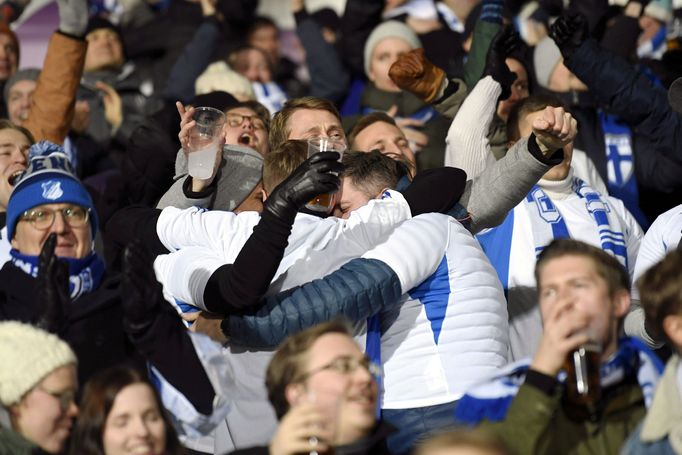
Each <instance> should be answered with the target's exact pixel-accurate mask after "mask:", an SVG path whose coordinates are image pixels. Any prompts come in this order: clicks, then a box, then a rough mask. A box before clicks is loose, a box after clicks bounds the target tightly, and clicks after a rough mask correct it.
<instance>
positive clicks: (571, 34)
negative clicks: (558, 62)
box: [549, 14, 589, 59]
mask: <svg viewBox="0 0 682 455" xmlns="http://www.w3.org/2000/svg"><path fill="white" fill-rule="evenodd" d="M588 35H589V29H588V24H587V19H586V18H585V16H583V15H582V14H574V15H566V14H563V15H561V16H559V18H558V19H557V20H556V21H554V23H553V24H552V25H551V26H550V27H549V36H550V37H551V38H552V39H553V40H554V42H555V43H556V45H557V46H558V47H559V50H560V51H561V55H562V56H563V57H564V59H569V58H571V56H572V55H573V54H574V53H575V51H576V50H578V48H579V47H580V46H581V45H582V44H583V43H584V42H585V40H586V39H587V37H588Z"/></svg>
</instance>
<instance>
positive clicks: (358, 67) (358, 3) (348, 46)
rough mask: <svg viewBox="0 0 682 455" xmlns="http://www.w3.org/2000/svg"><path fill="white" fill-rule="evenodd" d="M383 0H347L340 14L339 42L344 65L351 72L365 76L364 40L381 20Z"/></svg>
mask: <svg viewBox="0 0 682 455" xmlns="http://www.w3.org/2000/svg"><path fill="white" fill-rule="evenodd" d="M383 9H384V1H383V0H348V1H347V2H346V9H345V10H344V12H343V15H342V16H341V41H340V43H339V45H340V49H341V56H342V59H343V63H344V66H345V67H346V68H349V69H350V71H351V74H352V75H354V76H359V77H362V78H364V77H366V75H365V67H364V48H365V41H367V38H368V37H369V34H370V33H372V30H373V29H374V27H376V26H377V25H379V23H380V22H381V13H382V11H383Z"/></svg>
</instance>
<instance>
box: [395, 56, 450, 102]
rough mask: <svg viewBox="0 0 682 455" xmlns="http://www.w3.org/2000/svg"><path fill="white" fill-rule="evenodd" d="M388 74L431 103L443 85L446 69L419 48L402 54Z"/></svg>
mask: <svg viewBox="0 0 682 455" xmlns="http://www.w3.org/2000/svg"><path fill="white" fill-rule="evenodd" d="M388 76H389V77H390V78H391V80H392V81H393V82H394V83H395V84H396V85H397V86H398V87H400V88H401V89H403V90H405V91H408V92H411V93H413V94H414V95H415V96H417V97H418V98H420V99H422V100H423V101H424V102H426V103H430V102H431V101H433V100H434V99H435V98H436V95H437V94H438V92H439V91H440V88H441V85H443V80H444V79H445V71H443V70H442V69H440V68H438V67H437V66H436V65H434V64H433V63H431V62H430V61H429V60H427V59H426V57H425V56H424V49H422V48H418V49H413V50H411V51H410V52H407V53H406V54H403V55H401V56H400V57H399V58H398V60H396V61H395V62H394V63H393V65H391V68H389V70H388Z"/></svg>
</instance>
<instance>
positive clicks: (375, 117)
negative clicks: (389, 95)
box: [348, 111, 398, 152]
mask: <svg viewBox="0 0 682 455" xmlns="http://www.w3.org/2000/svg"><path fill="white" fill-rule="evenodd" d="M378 122H384V123H388V124H390V125H393V126H398V125H397V124H396V123H395V119H394V118H393V117H391V116H390V115H388V114H387V113H385V112H381V111H376V112H372V113H369V114H367V115H364V116H362V117H360V119H358V121H357V122H355V125H353V128H351V130H350V133H348V145H349V146H351V147H353V142H355V138H356V137H357V136H358V134H360V133H361V132H362V130H364V129H365V128H367V127H368V126H370V125H373V124H375V123H378ZM363 151H365V152H368V151H369V150H363Z"/></svg>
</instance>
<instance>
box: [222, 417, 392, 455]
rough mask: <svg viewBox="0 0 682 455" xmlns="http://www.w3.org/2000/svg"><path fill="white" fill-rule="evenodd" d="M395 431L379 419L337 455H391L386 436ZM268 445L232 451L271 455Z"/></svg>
mask: <svg viewBox="0 0 682 455" xmlns="http://www.w3.org/2000/svg"><path fill="white" fill-rule="evenodd" d="M394 431H395V427H393V426H392V425H391V424H389V423H386V422H382V421H379V422H378V423H377V425H376V426H375V427H374V429H373V430H372V433H371V434H370V436H369V437H367V438H366V439H363V440H361V441H358V442H356V443H353V444H349V445H345V446H340V447H336V448H335V449H334V453H335V454H336V455H365V454H367V455H389V454H390V452H389V451H388V449H387V448H386V438H387V437H388V436H389V435H390V434H391V433H393V432H394ZM269 453H270V450H269V449H268V447H266V446H263V447H251V448H249V449H239V450H235V451H233V452H230V454H231V455H261V454H262V455H269Z"/></svg>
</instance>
